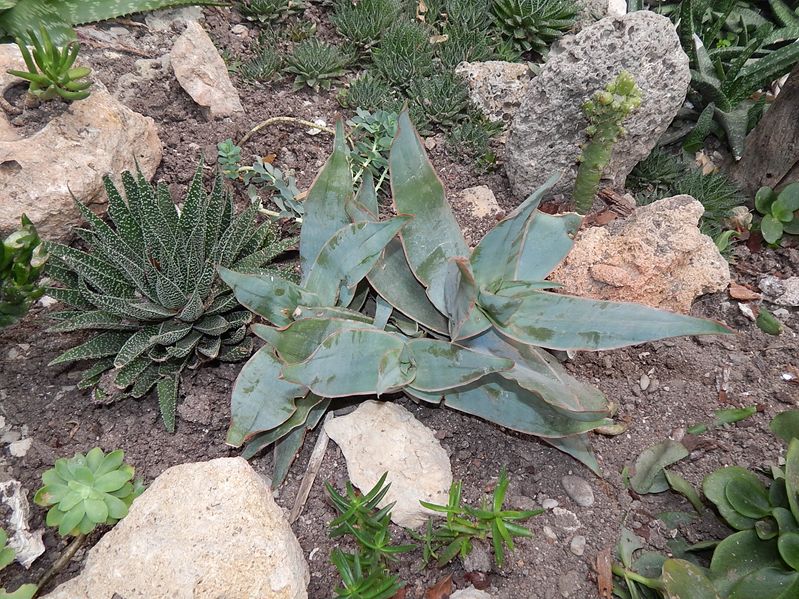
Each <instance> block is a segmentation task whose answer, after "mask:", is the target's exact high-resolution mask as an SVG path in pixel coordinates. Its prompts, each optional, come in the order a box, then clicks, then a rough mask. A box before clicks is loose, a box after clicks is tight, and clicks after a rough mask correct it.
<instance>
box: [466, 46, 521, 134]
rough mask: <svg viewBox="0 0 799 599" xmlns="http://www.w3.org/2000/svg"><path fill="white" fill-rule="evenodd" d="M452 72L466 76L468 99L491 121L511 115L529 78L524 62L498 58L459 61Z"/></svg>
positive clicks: (507, 121)
mask: <svg viewBox="0 0 799 599" xmlns="http://www.w3.org/2000/svg"><path fill="white" fill-rule="evenodd" d="M455 72H456V73H457V74H458V75H460V76H462V77H463V78H464V79H465V80H466V83H467V84H468V86H469V97H470V98H471V100H472V102H474V104H475V105H476V106H477V107H478V108H480V110H482V111H483V113H484V114H485V115H486V116H487V117H488V118H489V119H491V120H492V121H494V122H506V123H509V122H510V121H511V119H513V115H514V114H516V110H517V109H518V108H519V104H521V102H522V99H523V98H524V93H525V91H526V90H527V85H528V84H529V83H530V79H532V72H531V71H530V69H529V67H528V66H527V65H526V64H524V63H518V62H503V61H501V60H489V61H487V62H462V63H460V64H459V65H458V66H457V67H456V68H455Z"/></svg>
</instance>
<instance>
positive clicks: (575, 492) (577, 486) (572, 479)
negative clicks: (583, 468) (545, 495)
mask: <svg viewBox="0 0 799 599" xmlns="http://www.w3.org/2000/svg"><path fill="white" fill-rule="evenodd" d="M560 483H561V484H562V485H563V490H564V491H566V495H568V496H569V497H571V498H572V500H573V501H574V502H575V503H576V504H577V505H579V506H580V507H591V506H592V505H594V491H593V490H592V489H591V485H589V484H588V481H587V480H585V479H584V478H580V477H579V476H574V475H572V474H567V475H566V476H564V477H563V478H562V479H561V480H560Z"/></svg>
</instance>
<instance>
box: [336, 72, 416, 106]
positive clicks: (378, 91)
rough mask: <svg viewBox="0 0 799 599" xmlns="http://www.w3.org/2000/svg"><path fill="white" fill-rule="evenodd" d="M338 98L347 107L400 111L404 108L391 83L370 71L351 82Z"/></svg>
mask: <svg viewBox="0 0 799 599" xmlns="http://www.w3.org/2000/svg"><path fill="white" fill-rule="evenodd" d="M338 99H339V103H340V104H341V105H342V106H343V107H345V108H353V109H355V108H362V109H363V110H368V111H370V112H375V111H377V110H385V111H393V112H399V110H400V109H401V108H402V102H401V101H400V100H398V99H397V97H396V96H395V94H394V92H393V91H392V89H391V87H390V86H389V84H388V83H386V82H385V81H384V80H383V79H382V78H381V77H380V76H378V75H374V74H372V73H370V72H368V71H367V72H366V73H364V74H363V75H361V76H360V77H358V78H357V79H355V80H354V81H353V82H352V83H350V86H349V88H348V89H346V90H342V91H341V93H340V94H339V96H338Z"/></svg>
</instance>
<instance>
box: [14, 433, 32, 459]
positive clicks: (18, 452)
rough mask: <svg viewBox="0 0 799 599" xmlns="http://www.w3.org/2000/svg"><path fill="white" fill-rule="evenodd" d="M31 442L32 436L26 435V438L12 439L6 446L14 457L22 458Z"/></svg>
mask: <svg viewBox="0 0 799 599" xmlns="http://www.w3.org/2000/svg"><path fill="white" fill-rule="evenodd" d="M32 443H33V438H32V437H28V438H27V439H20V440H19V441H14V442H13V443H11V444H10V445H9V446H8V451H9V453H10V454H11V455H12V456H14V457H15V458H24V457H25V455H26V454H27V453H28V450H29V449H30V448H31V444H32Z"/></svg>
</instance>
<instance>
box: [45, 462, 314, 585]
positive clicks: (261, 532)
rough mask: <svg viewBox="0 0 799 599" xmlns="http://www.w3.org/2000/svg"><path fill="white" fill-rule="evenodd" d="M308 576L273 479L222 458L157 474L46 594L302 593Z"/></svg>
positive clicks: (304, 562) (183, 465)
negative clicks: (81, 563)
mask: <svg viewBox="0 0 799 599" xmlns="http://www.w3.org/2000/svg"><path fill="white" fill-rule="evenodd" d="M309 580H310V576H309V573H308V564H307V563H306V561H305V557H304V556H303V551H302V548H301V547H300V544H299V543H298V542H297V539H296V538H295V537H294V534H293V533H292V532H291V528H290V527H289V524H288V522H287V521H286V519H285V517H284V516H283V512H282V510H281V509H280V507H278V505H277V504H276V503H275V501H274V499H272V494H271V492H270V490H269V487H268V486H267V484H266V483H265V482H264V481H263V479H262V478H261V477H260V476H259V475H258V474H257V473H256V472H255V471H254V470H253V469H252V468H251V467H250V465H249V464H248V463H247V462H246V460H243V459H242V458H220V459H216V460H211V461H208V462H199V463H195V464H182V465H180V466H174V467H172V468H170V469H168V470H166V471H165V472H164V473H163V474H161V475H160V476H159V477H158V478H156V479H155V481H153V483H152V485H150V487H149V488H148V489H147V490H146V491H145V492H144V494H143V495H142V496H141V497H139V498H138V499H136V500H135V501H134V503H133V505H132V506H131V509H130V513H129V514H128V515H127V516H126V517H125V518H124V519H123V520H122V521H121V522H120V523H119V524H117V525H116V526H115V527H114V528H113V529H112V530H111V531H110V532H109V533H107V534H106V535H105V536H104V537H103V538H102V539H100V541H99V542H98V543H97V545H95V546H94V547H93V548H92V549H91V550H90V551H89V555H88V557H87V558H86V565H85V567H84V569H83V572H81V574H79V575H78V576H77V577H76V578H73V579H72V580H70V581H68V582H65V583H64V584H62V585H61V586H59V587H58V588H57V589H56V590H55V591H53V592H52V593H50V594H49V595H46V599H112V597H114V596H121V597H124V598H125V599H265V598H269V599H305V598H307V596H308V594H307V590H306V587H307V584H308V582H309ZM115 593H116V595H115Z"/></svg>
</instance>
